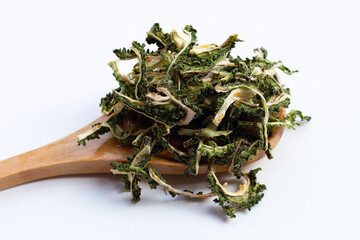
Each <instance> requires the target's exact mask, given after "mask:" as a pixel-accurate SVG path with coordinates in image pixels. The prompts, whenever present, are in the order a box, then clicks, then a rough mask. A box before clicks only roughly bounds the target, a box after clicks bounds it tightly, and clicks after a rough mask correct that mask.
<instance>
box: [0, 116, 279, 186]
mask: <svg viewBox="0 0 360 240" xmlns="http://www.w3.org/2000/svg"><path fill="white" fill-rule="evenodd" d="M284 113H285V110H283V111H282V112H281V115H284ZM106 118H107V116H101V117H100V118H98V119H97V120H95V121H93V122H92V123H90V124H88V125H87V126H85V127H83V128H82V129H80V130H78V131H76V132H74V133H72V134H70V135H69V136H66V137H64V138H62V139H60V140H57V141H55V142H53V143H50V144H48V145H45V146H43V147H40V148H37V149H35V150H32V151H29V152H27V153H23V154H20V155H18V156H15V157H11V158H8V159H6V160H3V161H0V190H3V189H6V188H9V187H13V186H16V185H19V184H23V183H27V182H31V181H34V180H39V179H44V178H49V177H55V176H62V175H72V174H87V173H110V168H111V167H110V163H111V162H115V161H122V162H124V161H127V160H126V159H127V157H128V156H132V155H133V149H132V147H131V146H130V147H129V146H122V145H120V144H119V143H118V142H117V141H116V140H115V139H113V137H112V135H111V133H107V134H105V135H102V136H101V138H100V139H96V140H92V141H89V142H87V145H86V146H85V147H84V146H78V145H77V140H78V138H77V135H79V134H80V133H83V132H85V131H87V130H89V129H90V128H91V125H92V124H93V123H95V122H101V121H104V120H105V119H106ZM283 131H284V127H279V128H276V129H275V130H274V133H273V135H272V136H271V138H270V139H269V142H270V144H271V146H272V148H274V147H275V146H276V145H277V144H278V142H279V140H280V138H281V136H282V133H283ZM264 156H265V153H264V152H263V151H258V153H257V155H256V156H255V157H254V159H253V160H252V161H249V162H247V163H246V164H250V163H252V162H254V161H257V160H259V159H261V158H263V157H264ZM149 166H150V167H153V168H156V169H157V170H158V171H159V172H160V173H162V174H175V175H180V174H183V173H184V170H185V169H186V167H187V166H186V165H185V164H184V163H179V162H176V161H173V160H172V159H171V155H170V153H168V152H165V151H164V152H161V153H159V154H158V155H156V156H155V157H153V159H152V160H151V161H150V163H149ZM227 170H228V165H224V166H218V167H217V169H216V171H217V172H222V171H227ZM205 173H207V165H206V164H202V165H200V169H199V174H205Z"/></svg>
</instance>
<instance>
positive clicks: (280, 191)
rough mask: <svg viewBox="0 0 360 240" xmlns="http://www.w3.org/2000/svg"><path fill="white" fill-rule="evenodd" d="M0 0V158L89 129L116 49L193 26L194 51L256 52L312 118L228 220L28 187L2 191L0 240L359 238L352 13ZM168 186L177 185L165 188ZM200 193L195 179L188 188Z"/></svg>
mask: <svg viewBox="0 0 360 240" xmlns="http://www.w3.org/2000/svg"><path fill="white" fill-rule="evenodd" d="M129 2H130V1H126V2H125V1H101V3H100V1H98V2H95V1H1V2H0V110H1V117H0V134H1V135H0V159H6V158H8V157H11V156H14V155H17V154H20V153H22V152H26V151H29V150H31V149H34V148H37V147H40V146H42V145H44V144H47V143H49V142H52V141H54V140H56V139H59V138H61V137H64V136H66V135H67V134H69V133H71V132H73V131H75V130H77V129H79V128H81V127H82V126H84V125H86V124H87V123H89V122H90V121H92V120H94V119H96V118H97V117H98V116H100V109H99V107H98V104H99V100H100V98H101V97H103V96H104V95H105V94H106V93H107V92H109V91H111V90H112V89H113V88H115V87H116V81H114V79H113V76H112V71H111V69H110V68H109V67H108V66H107V63H108V62H109V61H112V60H114V59H115V55H114V54H113V53H112V50H113V49H114V48H122V47H129V46H130V44H131V42H132V41H133V40H137V41H140V42H144V41H145V37H146V35H145V32H146V31H147V30H148V29H150V27H151V26H152V24H153V23H154V22H159V23H160V24H161V25H162V27H163V28H164V29H165V30H166V31H171V30H172V29H173V28H176V29H181V28H182V27H184V26H185V25H187V24H192V25H193V26H194V27H195V28H196V29H197V30H198V39H199V44H205V43H213V42H214V43H218V44H220V43H222V42H223V41H224V40H225V39H226V38H227V37H228V35H230V34H232V33H238V34H239V38H240V39H244V40H245V42H244V43H238V44H237V48H236V49H235V50H234V51H232V54H233V55H241V56H242V57H243V58H245V57H251V56H252V54H253V53H252V49H254V48H256V47H261V46H263V47H265V48H267V49H268V51H269V55H268V58H269V59H271V60H274V61H275V60H280V59H281V60H283V62H284V63H285V65H287V66H288V67H290V68H292V69H298V70H299V73H297V74H294V75H292V76H284V77H283V82H284V83H285V84H286V86H288V87H290V89H291V90H292V105H291V108H295V109H301V110H302V111H303V112H304V113H305V114H309V115H311V116H312V117H313V119H312V120H311V122H309V123H307V124H305V125H303V126H301V127H299V128H298V129H297V130H296V131H291V130H286V131H285V134H284V136H283V138H282V140H281V141H280V143H279V145H278V147H277V148H276V149H275V150H274V151H273V155H274V157H275V158H274V159H273V160H271V161H269V160H266V159H263V160H261V161H259V162H257V163H255V164H253V165H252V166H250V167H248V169H251V168H255V167H261V168H262V169H263V170H262V171H261V172H260V173H259V180H260V181H261V182H263V183H265V184H266V185H267V190H266V192H265V197H264V199H263V200H262V202H261V203H260V204H258V205H256V206H255V207H253V209H252V211H250V212H248V211H244V212H240V213H238V214H237V217H236V218H235V219H231V220H230V219H228V218H227V217H225V216H224V215H223V213H222V210H221V209H220V207H219V206H217V205H216V204H214V203H212V200H205V201H197V200H188V199H185V198H183V197H176V198H175V199H172V198H171V197H170V196H169V195H164V194H163V192H162V191H161V190H160V189H159V190H149V189H148V188H147V186H146V185H143V190H144V191H143V194H142V201H141V202H139V203H137V204H133V203H131V201H130V195H129V193H127V192H124V191H123V190H122V188H123V184H122V183H121V182H120V181H119V178H118V177H117V176H111V175H90V176H71V177H58V178H52V179H48V180H42V181H36V182H33V183H29V184H25V185H22V186H18V187H14V188H11V189H8V190H4V191H1V192H0V239H4V240H7V239H39V240H40V239H88V240H90V239H110V238H113V239H124V238H125V237H131V238H134V239H139V238H140V237H143V238H146V239H165V238H172V239H194V238H208V239H215V238H222V239H229V238H238V239H359V230H358V227H359V213H360V211H359V210H360V207H359V201H360V197H359V178H358V172H359V167H360V164H359V156H358V155H359V154H358V152H357V150H358V149H359V120H360V114H359V104H358V102H359V100H358V96H359V90H358V89H359V87H360V84H359V81H360V78H359V75H360V74H359V57H360V55H359V54H360V52H359V43H360V38H359V22H360V18H359V12H360V4H359V2H358V1H345V0H343V1H314V0H312V1H293V2H291V1H199V2H196V1H174V2H172V1H163V2H161V1H147V2H145V1H134V3H129ZM170 180H171V181H172V182H175V183H177V184H180V186H181V182H182V178H176V177H171V178H170ZM196 181H197V182H198V184H195V185H197V186H198V185H203V186H206V183H205V184H200V180H196Z"/></svg>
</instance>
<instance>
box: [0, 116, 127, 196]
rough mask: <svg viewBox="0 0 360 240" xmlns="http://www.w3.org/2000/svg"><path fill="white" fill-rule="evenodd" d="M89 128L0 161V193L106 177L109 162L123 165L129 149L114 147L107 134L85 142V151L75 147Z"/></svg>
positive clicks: (111, 139) (80, 147)
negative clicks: (72, 177)
mask: <svg viewBox="0 0 360 240" xmlns="http://www.w3.org/2000/svg"><path fill="white" fill-rule="evenodd" d="M105 118H106V116H103V117H101V118H99V119H97V120H96V121H94V122H100V121H104V120H105ZM91 124H92V123H91ZM91 124H89V125H88V126H86V127H84V128H82V129H80V130H79V131H77V132H74V133H72V134H70V135H69V136H67V137H64V138H62V139H60V140H57V141H55V142H53V143H50V144H48V145H45V146H43V147H40V148H38V149H35V150H32V151H30V152H27V153H23V154H20V155H18V156H15V157H11V158H8V159H6V160H3V161H0V190H3V189H6V188H9V187H12V186H16V185H19V184H22V183H26V182H30V181H34V180H38V179H43V178H48V177H54V176H61V175H69V174H84V173H110V168H111V167H110V163H111V162H114V161H125V160H126V157H127V156H131V155H132V154H133V151H132V149H131V148H126V147H121V148H119V147H116V145H118V143H117V142H116V141H115V140H114V139H113V138H112V136H111V134H106V135H104V136H102V138H101V139H97V140H95V141H90V142H88V144H87V145H86V147H82V146H77V135H78V134H80V133H83V132H85V131H86V130H88V129H89V128H90V125H91Z"/></svg>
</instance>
